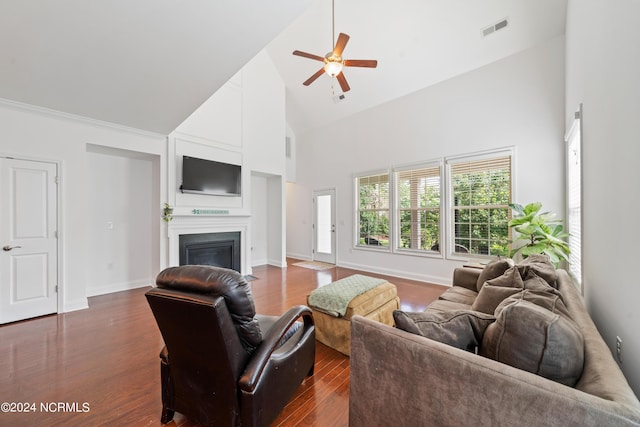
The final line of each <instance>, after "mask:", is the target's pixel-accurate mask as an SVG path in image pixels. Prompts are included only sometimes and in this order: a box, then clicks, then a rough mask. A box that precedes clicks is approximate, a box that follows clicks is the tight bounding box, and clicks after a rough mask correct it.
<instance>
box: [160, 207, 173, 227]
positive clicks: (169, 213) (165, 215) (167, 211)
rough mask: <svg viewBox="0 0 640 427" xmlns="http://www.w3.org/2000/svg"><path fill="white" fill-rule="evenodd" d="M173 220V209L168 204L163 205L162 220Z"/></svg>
mask: <svg viewBox="0 0 640 427" xmlns="http://www.w3.org/2000/svg"><path fill="white" fill-rule="evenodd" d="M172 219H173V207H172V206H171V205H170V204H169V203H165V204H164V207H163V208H162V220H163V221H164V222H167V223H168V222H170V221H171V220H172Z"/></svg>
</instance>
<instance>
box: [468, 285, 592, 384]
mask: <svg viewBox="0 0 640 427" xmlns="http://www.w3.org/2000/svg"><path fill="white" fill-rule="evenodd" d="M529 292H533V291H528V292H527V293H529ZM496 314H497V316H496V321H495V322H494V323H493V324H491V325H489V326H488V327H487V330H486V331H485V334H484V336H483V339H482V345H481V346H480V354H481V355H483V356H485V357H488V358H490V359H494V360H497V361H499V362H502V363H506V364H508V365H511V366H513V367H516V368H519V369H522V370H525V371H528V372H532V373H534V374H538V375H541V376H543V377H545V378H548V379H550V380H554V381H557V382H559V383H562V384H565V385H568V386H574V385H575V383H576V382H577V381H578V379H579V378H580V375H581V374H582V368H583V364H584V339H583V336H582V333H581V332H580V331H579V330H578V328H577V326H576V325H575V324H574V323H573V321H571V320H570V319H569V318H568V317H567V316H564V315H561V314H560V313H554V312H552V311H550V310H547V309H546V308H544V307H542V306H539V305H536V304H534V303H533V302H531V301H527V300H525V299H523V298H517V297H516V296H512V297H510V298H509V299H507V300H505V301H503V303H502V304H501V305H500V306H499V307H498V308H497V309H496Z"/></svg>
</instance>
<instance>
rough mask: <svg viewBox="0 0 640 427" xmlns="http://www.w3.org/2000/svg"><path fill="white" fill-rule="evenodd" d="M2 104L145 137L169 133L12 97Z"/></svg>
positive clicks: (3, 100) (161, 136) (1, 102)
mask: <svg viewBox="0 0 640 427" xmlns="http://www.w3.org/2000/svg"><path fill="white" fill-rule="evenodd" d="M0 106H5V107H8V108H13V109H15V110H21V111H26V112H30V113H35V114H41V115H44V116H48V117H54V118H58V119H63V120H69V121H73V122H76V123H82V124H86V125H90V126H97V127H103V128H109V129H114V130H117V131H121V132H127V133H134V134H138V135H141V136H145V137H150V138H166V137H167V135H163V134H160V133H155V132H150V131H146V130H143V129H137V128H132V127H128V126H124V125H119V124H116V123H111V122H105V121H102V120H98V119H92V118H90V117H85V116H79V115H77V114H72V113H65V112H63V111H58V110H52V109H50V108H45V107H39V106H37V105H31V104H25V103H23V102H18V101H12V100H10V99H5V98H0Z"/></svg>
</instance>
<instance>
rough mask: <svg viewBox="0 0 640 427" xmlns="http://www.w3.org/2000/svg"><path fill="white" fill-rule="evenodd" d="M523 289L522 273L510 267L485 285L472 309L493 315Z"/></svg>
mask: <svg viewBox="0 0 640 427" xmlns="http://www.w3.org/2000/svg"><path fill="white" fill-rule="evenodd" d="M523 288H524V283H523V281H522V278H521V277H520V272H519V271H518V269H517V268H516V267H510V268H509V269H507V271H505V272H504V273H503V274H502V275H501V276H498V277H496V278H494V279H491V280H487V281H486V282H485V283H484V285H483V286H482V288H481V289H480V292H479V293H478V297H477V298H476V299H475V301H474V302H473V304H472V305H471V309H472V310H477V311H481V312H483V313H487V314H493V312H494V311H495V309H496V307H497V306H498V304H500V303H501V302H502V301H503V300H504V299H506V298H508V297H510V296H511V295H513V294H517V293H518V292H521V291H522V289H523Z"/></svg>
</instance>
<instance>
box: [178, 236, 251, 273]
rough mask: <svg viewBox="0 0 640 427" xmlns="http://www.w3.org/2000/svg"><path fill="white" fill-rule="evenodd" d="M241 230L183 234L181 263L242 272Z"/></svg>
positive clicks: (180, 251) (180, 245)
mask: <svg viewBox="0 0 640 427" xmlns="http://www.w3.org/2000/svg"><path fill="white" fill-rule="evenodd" d="M240 241H241V234H240V232H222V233H199V234H181V235H180V236H179V243H178V246H179V254H180V265H212V266H215V267H223V268H229V269H232V270H236V271H237V272H241V265H240V264H241V256H240V253H241V252H240Z"/></svg>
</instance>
